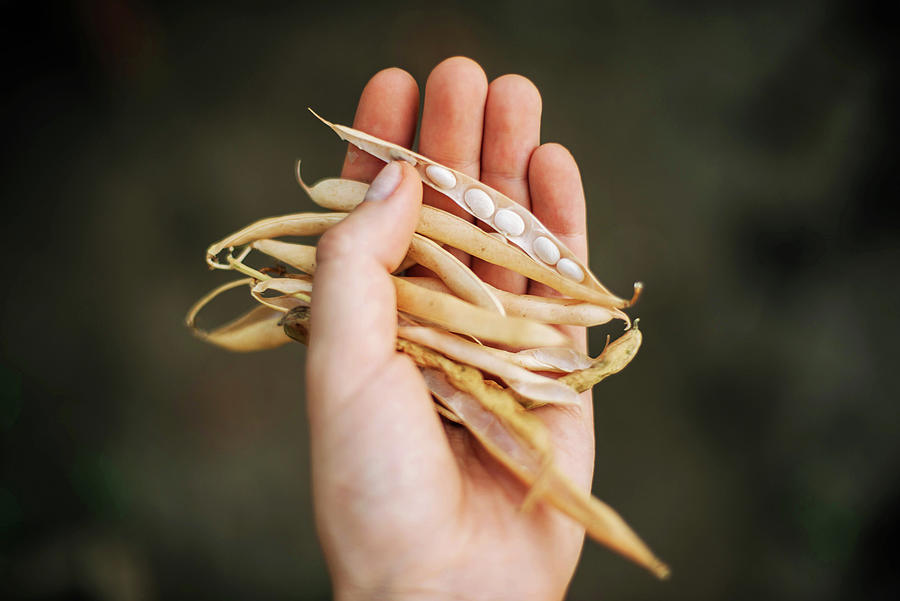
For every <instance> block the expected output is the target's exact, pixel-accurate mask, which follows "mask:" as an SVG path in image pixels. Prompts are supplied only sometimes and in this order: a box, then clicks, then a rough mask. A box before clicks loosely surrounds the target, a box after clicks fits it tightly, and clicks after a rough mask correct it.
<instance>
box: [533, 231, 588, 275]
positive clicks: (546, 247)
mask: <svg viewBox="0 0 900 601" xmlns="http://www.w3.org/2000/svg"><path fill="white" fill-rule="evenodd" d="M534 252H535V254H536V255H537V256H538V257H539V258H540V259H541V261H543V262H544V263H547V264H549V265H556V262H557V261H559V248H558V247H557V246H556V245H555V244H554V243H553V241H552V240H551V239H550V238H546V237H544V236H539V237H538V238H536V239H535V241H534ZM576 267H577V265H576Z"/></svg>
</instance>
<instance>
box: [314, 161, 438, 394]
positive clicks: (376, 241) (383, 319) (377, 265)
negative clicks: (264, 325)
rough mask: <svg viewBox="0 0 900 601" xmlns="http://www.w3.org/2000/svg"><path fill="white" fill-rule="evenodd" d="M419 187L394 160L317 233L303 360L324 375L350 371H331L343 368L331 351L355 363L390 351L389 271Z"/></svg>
mask: <svg viewBox="0 0 900 601" xmlns="http://www.w3.org/2000/svg"><path fill="white" fill-rule="evenodd" d="M421 195H422V184H421V180H420V179H419V177H418V174H417V173H416V172H415V170H414V169H413V168H412V167H410V166H409V165H407V164H405V163H402V162H398V161H395V162H393V163H391V164H389V165H388V166H386V167H385V168H384V169H383V170H382V171H381V173H380V174H379V175H378V177H377V178H376V179H375V180H374V181H373V182H372V185H371V186H370V188H369V192H368V193H367V195H366V200H365V201H364V202H363V203H361V204H360V205H359V207H357V208H356V210H354V211H353V212H352V213H351V214H350V215H349V216H348V217H347V218H346V219H344V220H343V221H342V222H341V223H339V224H338V225H336V226H334V227H333V228H331V229H330V230H329V231H327V232H326V233H325V234H324V235H323V236H322V237H321V238H320V240H319V244H318V246H317V247H316V277H315V286H316V292H315V294H314V295H313V303H312V313H311V324H310V327H311V330H310V357H309V362H308V363H309V365H311V366H312V368H311V373H315V374H318V376H317V377H319V378H320V379H321V380H323V381H324V382H333V383H334V384H335V385H336V386H340V387H344V386H346V385H347V384H348V382H349V380H352V379H353V377H352V376H354V375H355V374H349V376H350V377H348V374H343V375H341V376H340V377H330V376H331V375H333V376H337V375H338V373H337V372H338V371H339V370H342V369H344V367H342V366H335V365H332V364H331V363H333V362H332V361H331V360H330V359H329V358H330V357H332V355H333V354H334V353H336V352H338V353H339V354H340V356H341V357H342V358H343V359H344V360H345V361H346V364H349V365H356V366H367V365H371V364H372V363H373V362H375V363H377V362H379V361H384V360H386V359H387V358H389V357H390V356H392V355H393V354H394V339H395V338H396V327H397V317H396V313H397V306H396V299H395V297H394V286H393V284H392V283H391V281H390V277H389V275H388V274H389V273H390V272H391V271H393V270H394V269H396V268H397V266H398V265H399V264H400V262H401V261H402V260H403V257H404V255H405V254H406V250H407V248H408V247H409V242H410V239H411V238H412V233H413V231H414V229H415V225H416V223H417V221H418V207H419V205H420V203H421ZM362 333H365V335H361V334H362ZM357 373H358V372H357ZM351 384H352V383H351ZM351 387H352V386H351ZM339 392H340V391H339V390H336V391H334V392H333V393H332V394H331V396H334V395H337V393H339ZM338 396H339V395H338Z"/></svg>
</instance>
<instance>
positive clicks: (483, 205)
mask: <svg viewBox="0 0 900 601" xmlns="http://www.w3.org/2000/svg"><path fill="white" fill-rule="evenodd" d="M465 200H466V204H467V205H469V208H470V209H472V212H473V213H474V214H475V216H476V217H478V218H479V219H487V218H488V217H490V216H491V215H493V214H494V201H493V200H491V197H490V196H489V195H488V193H487V192H485V191H484V190H480V189H478V188H469V189H468V190H466V195H465Z"/></svg>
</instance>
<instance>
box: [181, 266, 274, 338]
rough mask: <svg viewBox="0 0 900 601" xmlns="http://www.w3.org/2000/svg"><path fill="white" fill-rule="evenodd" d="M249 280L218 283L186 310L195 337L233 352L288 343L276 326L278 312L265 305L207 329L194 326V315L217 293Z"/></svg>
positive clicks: (247, 283)
mask: <svg viewBox="0 0 900 601" xmlns="http://www.w3.org/2000/svg"><path fill="white" fill-rule="evenodd" d="M252 282H253V280H252V279H250V278H243V279H240V280H236V281H234V282H229V283H227V284H224V285H222V286H219V287H218V288H216V289H215V290H213V291H212V292H210V293H209V294H207V295H206V296H204V297H203V298H201V299H200V300H199V301H197V302H196V303H194V306H193V307H191V309H190V310H189V311H188V314H187V317H186V318H185V322H186V323H187V326H188V328H190V329H191V331H192V332H193V333H194V335H195V336H197V337H198V338H200V339H201V340H205V341H207V342H209V343H211V344H214V345H216V346H219V347H222V348H224V349H228V350H230V351H236V352H250V351H262V350H266V349H271V348H276V347H279V346H281V345H283V344H286V343H288V342H290V338H288V337H287V336H286V335H285V333H284V330H283V329H282V328H281V326H280V325H279V323H278V322H279V321H280V320H281V313H280V312H279V311H276V310H274V309H270V308H268V307H255V308H253V309H251V310H250V311H249V312H247V313H245V314H244V315H241V316H240V317H238V318H237V319H235V320H233V321H231V322H229V323H227V324H225V325H223V326H219V327H218V328H216V329H215V330H212V331H211V332H207V331H204V330H201V329H200V328H198V327H197V325H196V318H197V314H198V313H200V310H201V309H203V307H204V306H206V304H208V303H209V302H210V301H211V300H212V299H214V298H215V297H217V296H219V295H220V294H221V293H223V292H225V291H227V290H231V289H233V288H237V287H241V286H249V285H250V284H252Z"/></svg>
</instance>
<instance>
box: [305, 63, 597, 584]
mask: <svg viewBox="0 0 900 601" xmlns="http://www.w3.org/2000/svg"><path fill="white" fill-rule="evenodd" d="M418 106H419V90H418V86H417V84H416V82H415V80H414V79H413V78H412V77H411V76H410V75H409V74H408V73H406V72H405V71H402V70H400V69H386V70H384V71H381V72H379V73H377V74H376V75H375V76H374V77H373V78H372V79H371V80H370V81H369V83H368V84H367V85H366V87H365V89H364V90H363V93H362V97H361V99H360V102H359V107H358V109H357V113H356V118H355V120H354V123H353V127H355V128H357V129H361V130H363V131H366V132H369V133H372V134H374V135H376V136H379V137H381V138H385V139H387V140H390V141H392V142H395V143H398V144H401V145H403V146H406V147H409V146H410V145H411V144H412V140H413V137H414V134H415V128H416V124H417V121H418V115H417V112H418ZM540 118H541V98H540V94H539V92H538V90H537V88H536V87H535V86H534V84H532V83H531V82H530V81H529V80H528V79H526V78H524V77H522V76H519V75H504V76H503V77H499V78H497V79H495V80H493V81H492V82H490V84H489V83H488V80H487V77H486V76H485V74H484V71H483V70H482V68H481V67H480V66H479V65H478V64H477V63H475V62H473V61H471V60H469V59H466V58H462V57H454V58H450V59H447V60H445V61H443V62H442V63H440V64H439V65H438V66H437V67H435V68H434V70H433V71H432V72H431V74H430V75H429V77H428V81H427V83H426V85H425V102H424V110H423V114H422V119H421V134H420V140H421V144H420V148H419V151H420V152H421V153H423V154H425V155H427V156H429V157H432V158H434V159H435V160H438V161H440V162H442V163H444V164H446V165H448V166H450V167H453V168H455V169H458V170H461V171H464V172H466V173H469V174H471V175H473V176H475V177H480V179H481V180H482V181H484V182H486V183H487V184H489V185H491V186H493V187H495V188H498V189H499V190H501V191H503V192H504V193H505V194H507V195H509V196H510V197H512V198H514V199H515V200H517V201H518V202H520V203H522V205H523V206H526V207H528V208H529V209H530V210H531V211H532V212H533V213H534V214H535V215H536V216H537V217H538V219H540V220H541V221H542V222H543V223H544V224H545V225H546V226H547V227H548V228H549V229H550V230H552V231H553V233H554V234H555V235H556V236H557V237H558V238H559V239H560V240H561V241H562V242H563V243H565V244H566V245H567V246H568V247H569V248H570V249H572V251H573V252H575V253H576V254H577V255H578V256H579V257H580V258H581V259H583V260H585V259H586V255H587V238H586V233H585V206H584V194H583V191H582V186H581V178H580V175H579V172H578V167H577V165H576V163H575V161H574V159H573V158H572V156H571V155H570V154H569V152H568V151H567V150H566V149H565V148H563V147H562V146H559V145H558V144H544V145H540V142H539V140H540ZM398 165H399V166H400V168H401V169H402V172H401V173H402V179H400V183H399V184H398V185H397V187H396V188H395V189H394V191H393V193H392V194H390V195H389V196H388V197H387V198H384V199H381V200H375V201H370V202H364V203H363V204H361V205H360V206H359V207H358V208H357V209H356V210H355V211H354V212H353V213H352V214H351V215H350V216H349V217H348V218H347V219H346V220H345V221H343V222H342V223H341V224H340V225H338V226H336V227H334V228H332V229H331V230H329V231H328V232H327V233H326V234H325V235H324V236H323V237H322V238H321V240H320V242H319V245H318V250H317V263H318V270H317V273H316V294H315V296H314V298H313V303H312V310H311V323H310V340H309V353H308V361H307V383H308V384H307V386H308V390H307V398H308V411H309V420H310V433H311V445H312V471H313V500H314V507H315V515H316V525H317V528H318V532H319V537H320V540H321V543H322V547H323V550H324V553H325V557H326V560H327V563H328V566H329V570H330V572H331V577H332V580H333V585H334V593H335V598H336V599H338V600H357V599H360V600H366V599H542V600H543V599H561V598H562V597H563V596H564V595H565V591H566V588H567V587H568V584H569V582H570V580H571V578H572V574H573V572H574V570H575V567H576V565H577V562H578V558H579V555H580V553H581V548H582V545H583V541H584V530H583V529H582V528H581V527H580V526H578V525H577V524H576V523H574V522H573V521H571V520H570V519H569V518H567V517H565V516H563V515H562V514H560V513H558V512H556V511H555V510H553V509H552V508H549V507H547V506H545V505H543V504H540V503H539V504H538V506H537V507H536V508H535V509H533V510H531V511H530V512H528V513H525V512H523V511H521V509H520V506H521V503H522V501H523V499H524V498H525V494H526V492H527V490H526V488H525V487H524V486H523V485H522V484H521V483H520V482H519V481H518V480H516V479H515V478H514V477H513V476H511V475H510V474H509V473H508V471H507V470H505V469H504V468H503V467H502V466H501V465H500V464H498V463H497V462H496V461H495V460H494V459H493V458H492V457H490V456H489V455H488V454H487V453H486V452H485V451H484V450H483V449H482V448H481V447H480V446H479V444H478V443H477V442H475V441H474V440H473V439H472V438H471V437H470V436H469V434H468V433H467V432H466V431H465V430H464V429H462V428H461V427H459V426H457V425H454V424H449V423H447V422H442V420H441V419H440V417H439V416H438V415H437V414H436V413H435V410H434V408H433V406H432V405H433V404H432V401H431V397H430V394H429V392H428V390H427V388H426V387H425V384H424V382H423V380H422V377H421V375H420V374H419V371H418V369H417V368H416V367H415V365H414V364H413V363H412V361H411V360H410V359H409V358H408V357H406V356H404V355H402V354H398V353H397V352H396V351H395V350H394V340H395V337H396V328H397V319H396V300H395V296H394V287H393V285H392V284H391V282H390V280H389V277H388V274H389V273H390V272H391V271H392V270H394V269H395V268H396V267H397V266H398V265H399V264H400V262H401V261H402V259H403V257H404V255H405V252H406V248H407V247H408V245H409V241H410V239H411V236H412V233H413V230H414V227H415V223H416V218H417V211H418V206H419V203H420V202H422V199H423V190H422V185H421V182H420V181H419V179H418V176H417V175H416V174H415V171H414V170H412V169H411V168H409V167H408V166H407V165H405V164H403V163H398ZM383 167H384V163H382V162H381V161H380V160H378V159H375V158H373V157H371V156H368V155H365V154H363V153H360V152H359V151H354V150H352V149H351V151H350V152H348V158H347V160H346V161H345V163H344V168H343V173H342V177H348V178H352V179H357V180H361V181H367V182H368V181H371V180H372V179H373V178H374V177H375V176H376V175H377V174H378V173H379V172H380V171H381V169H382V168H383ZM424 202H426V203H429V204H434V205H436V206H439V207H442V208H451V205H449V204H448V203H449V200H447V199H446V198H444V197H442V196H440V195H439V194H437V193H436V192H435V191H433V190H429V189H426V190H425V193H424ZM452 210H453V212H454V213H456V214H459V215H462V212H461V211H459V210H458V209H457V208H456V207H455V206H453V207H452ZM466 217H468V216H466ZM460 258H461V259H462V260H464V261H465V262H466V263H467V264H470V265H471V266H472V268H473V269H474V270H475V272H476V273H477V274H478V275H479V276H480V277H482V278H483V279H484V280H485V281H486V282H488V283H489V284H491V285H493V286H496V287H500V288H503V289H505V290H509V291H513V292H517V293H526V292H527V293H529V294H540V295H550V294H552V291H550V290H549V289H547V288H546V287H544V286H541V285H537V284H534V283H531V284H529V283H528V281H527V280H526V279H525V278H523V277H522V276H519V275H518V274H514V273H511V272H508V271H505V270H501V269H498V268H497V267H495V266H492V265H487V264H484V263H481V262H480V261H472V260H471V258H470V257H468V256H461V257H460ZM563 329H564V330H565V331H566V333H567V334H569V335H570V336H571V337H572V338H573V340H574V341H575V343H576V346H578V347H579V348H580V349H581V350H584V349H585V341H586V335H585V332H584V329H583V328H575V327H568V328H563ZM535 414H536V415H539V416H540V417H541V419H542V420H544V422H545V423H546V424H547V425H548V427H549V428H550V430H551V433H552V435H553V440H554V443H555V447H556V448H555V455H554V457H555V460H556V462H557V464H558V465H559V467H560V469H561V470H562V471H563V472H564V473H566V474H567V475H568V476H569V477H570V478H571V479H572V480H573V481H575V482H576V483H577V484H578V485H579V486H582V487H583V488H584V489H585V490H589V488H590V483H591V477H592V470H593V463H594V438H593V412H592V405H591V398H590V393H586V394H583V395H582V396H581V407H580V410H574V411H573V410H560V409H555V408H543V409H538V410H536V411H535Z"/></svg>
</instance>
